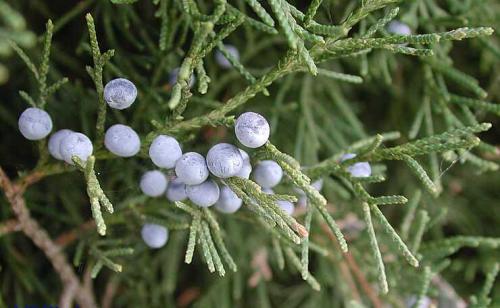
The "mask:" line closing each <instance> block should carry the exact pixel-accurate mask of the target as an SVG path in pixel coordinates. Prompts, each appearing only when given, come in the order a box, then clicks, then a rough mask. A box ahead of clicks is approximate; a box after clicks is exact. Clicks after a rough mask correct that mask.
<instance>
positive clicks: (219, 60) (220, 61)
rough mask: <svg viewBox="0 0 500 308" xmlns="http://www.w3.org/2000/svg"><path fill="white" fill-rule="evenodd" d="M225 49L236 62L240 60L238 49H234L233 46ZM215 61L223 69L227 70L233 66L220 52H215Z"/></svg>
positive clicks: (227, 46)
mask: <svg viewBox="0 0 500 308" xmlns="http://www.w3.org/2000/svg"><path fill="white" fill-rule="evenodd" d="M224 47H225V48H226V50H227V51H228V52H229V54H230V55H231V56H233V58H235V59H236V60H239V59H240V53H239V51H238V49H236V47H234V46H233V45H224ZM215 61H216V62H217V64H219V65H220V67H222V68H226V69H227V68H231V67H232V66H233V65H232V64H231V62H229V60H228V59H227V58H226V57H225V56H224V54H223V53H222V52H221V51H220V50H216V51H215Z"/></svg>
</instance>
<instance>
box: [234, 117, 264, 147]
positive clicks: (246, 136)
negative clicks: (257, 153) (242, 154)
mask: <svg viewBox="0 0 500 308" xmlns="http://www.w3.org/2000/svg"><path fill="white" fill-rule="evenodd" d="M234 131H235V133H236V138H238V140H239V141H240V142H241V144H243V145H244V146H246V147H249V148H258V147H261V146H263V145H264V144H265V143H266V142H267V140H268V139H269V134H270V132H271V129H270V127H269V123H267V120H266V119H265V118H264V117H263V116H261V115H260V114H258V113H255V112H245V113H243V114H241V115H240V116H239V117H238V119H237V120H236V124H235V126H234Z"/></svg>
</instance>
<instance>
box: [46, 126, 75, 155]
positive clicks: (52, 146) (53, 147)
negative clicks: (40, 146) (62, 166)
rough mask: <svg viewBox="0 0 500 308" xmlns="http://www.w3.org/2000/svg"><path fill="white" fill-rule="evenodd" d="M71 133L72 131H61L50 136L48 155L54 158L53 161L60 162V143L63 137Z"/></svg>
mask: <svg viewBox="0 0 500 308" xmlns="http://www.w3.org/2000/svg"><path fill="white" fill-rule="evenodd" d="M71 133H73V131H72V130H70V129H61V130H58V131H57V132H55V133H53V134H52V136H50V138H49V153H50V155H52V157H54V158H55V159H58V160H62V159H63V157H62V155H61V150H60V149H61V141H62V140H63V139H64V137H66V136H68V135H69V134H71Z"/></svg>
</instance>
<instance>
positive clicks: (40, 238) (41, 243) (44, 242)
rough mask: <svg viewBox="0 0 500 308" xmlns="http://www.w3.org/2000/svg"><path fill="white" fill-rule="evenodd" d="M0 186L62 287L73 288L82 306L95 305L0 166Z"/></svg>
mask: <svg viewBox="0 0 500 308" xmlns="http://www.w3.org/2000/svg"><path fill="white" fill-rule="evenodd" d="M0 188H2V190H3V191H4V193H5V197H6V198H7V201H8V202H9V203H10V205H11V208H12V211H13V212H14V214H15V215H16V217H17V220H18V222H19V225H20V229H21V231H22V232H23V233H24V234H25V235H26V236H27V237H29V238H30V239H31V240H32V241H33V243H34V244H35V245H36V246H37V247H38V248H40V249H41V250H42V251H43V252H44V253H45V255H46V257H47V259H49V261H50V263H51V264H52V266H53V267H54V269H55V271H56V272H57V274H58V275H59V278H60V279H61V281H62V284H63V286H64V288H69V289H70V290H71V288H75V289H76V292H75V298H76V301H77V302H78V304H79V305H80V306H82V307H85V308H87V307H97V306H96V304H95V300H94V294H93V293H92V292H91V290H90V289H87V288H83V287H82V285H81V284H80V281H79V280H78V277H77V276H76V275H75V273H74V271H73V268H72V267H71V266H70V265H69V263H68V261H67V260H66V256H65V255H64V254H63V253H62V251H61V247H60V246H58V245H57V244H55V243H54V242H53V241H52V239H51V238H50V237H49V235H48V234H47V231H45V229H43V228H42V227H41V226H40V225H39V224H38V222H37V221H36V220H34V219H33V218H31V215H30V213H29V210H28V208H27V207H26V203H25V200H24V198H23V195H22V191H23V188H22V187H20V186H18V185H17V184H13V183H12V182H11V180H10V179H9V177H8V176H7V175H6V174H5V172H4V171H3V169H2V168H1V167H0Z"/></svg>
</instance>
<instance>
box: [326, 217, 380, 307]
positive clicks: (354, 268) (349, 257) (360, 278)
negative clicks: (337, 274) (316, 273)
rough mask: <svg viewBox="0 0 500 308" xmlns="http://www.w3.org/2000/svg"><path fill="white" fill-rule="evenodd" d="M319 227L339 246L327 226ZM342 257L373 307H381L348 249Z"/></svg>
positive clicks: (375, 294)
mask: <svg viewBox="0 0 500 308" xmlns="http://www.w3.org/2000/svg"><path fill="white" fill-rule="evenodd" d="M321 229H323V231H324V232H325V233H326V234H327V235H328V237H329V238H330V240H331V241H332V242H333V243H334V244H335V245H336V246H337V247H340V245H339V243H338V242H337V238H336V237H335V235H334V234H333V233H332V231H331V230H330V229H329V228H328V226H327V225H326V224H321ZM342 257H343V258H344V260H346V262H347V266H348V267H349V269H350V270H351V272H352V273H353V274H354V277H356V279H357V280H358V283H359V284H360V286H361V288H362V289H363V291H364V292H365V294H366V296H367V297H368V298H369V299H370V301H371V302H372V305H373V307H375V308H381V307H382V302H381V301H380V299H379V298H378V296H377V292H375V290H374V289H373V288H372V286H371V285H370V283H369V282H368V281H367V280H366V278H365V276H364V274H363V272H361V270H360V269H359V266H358V264H357V263H356V261H355V260H354V258H353V256H352V254H351V253H350V252H349V251H348V252H346V253H342Z"/></svg>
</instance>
